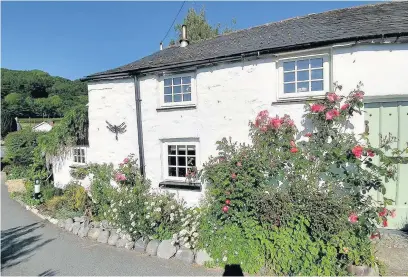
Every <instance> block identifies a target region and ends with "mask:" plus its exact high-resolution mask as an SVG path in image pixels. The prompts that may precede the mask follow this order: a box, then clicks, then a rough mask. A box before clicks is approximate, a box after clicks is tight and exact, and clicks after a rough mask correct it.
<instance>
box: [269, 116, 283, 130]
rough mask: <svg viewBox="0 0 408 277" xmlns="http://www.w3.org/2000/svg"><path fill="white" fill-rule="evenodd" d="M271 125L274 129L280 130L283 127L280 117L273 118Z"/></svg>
mask: <svg viewBox="0 0 408 277" xmlns="http://www.w3.org/2000/svg"><path fill="white" fill-rule="evenodd" d="M269 123H270V124H271V126H272V128H274V129H279V127H280V126H281V125H282V121H281V119H279V118H278V117H275V118H271V121H270V122H269Z"/></svg>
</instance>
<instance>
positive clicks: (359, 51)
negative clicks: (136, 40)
mask: <svg viewBox="0 0 408 277" xmlns="http://www.w3.org/2000/svg"><path fill="white" fill-rule="evenodd" d="M332 53H333V55H332V56H331V63H332V67H333V72H332V80H331V82H334V81H338V82H339V84H342V85H343V88H344V89H343V92H344V93H348V92H349V91H350V90H352V89H353V88H355V86H356V85H357V83H358V82H359V81H362V82H363V83H364V85H365V86H364V87H363V90H364V91H365V92H366V96H384V95H390V94H393V95H408V83H407V82H406V80H405V78H403V77H404V74H406V72H408V63H407V60H408V44H397V45H391V44H384V45H361V46H354V47H342V48H334V49H333V52H332ZM297 55H299V54H297V53H296V54H293V56H297ZM278 59H279V58H276V57H274V58H272V57H270V58H263V59H258V60H254V61H245V62H239V63H233V64H223V65H218V66H213V67H208V68H203V69H198V70H197V72H196V80H195V84H196V85H195V88H196V93H197V95H196V96H197V106H196V108H195V109H188V110H187V109H182V110H181V109H180V110H156V109H157V108H158V107H159V103H160V101H159V99H160V98H159V97H160V87H161V86H160V83H159V78H158V76H157V75H149V76H146V77H143V78H142V79H141V80H140V90H141V98H142V121H143V133H144V146H145V160H146V174H147V177H148V178H149V179H151V180H152V186H153V187H155V188H157V187H158V183H159V182H160V181H162V180H163V169H162V147H161V140H162V139H175V138H199V141H200V147H199V149H198V151H199V154H200V161H199V162H200V163H201V164H202V163H203V162H205V161H206V160H207V159H208V157H209V156H210V155H214V154H216V145H215V142H216V141H217V140H220V139H221V138H223V137H228V136H232V138H233V140H236V141H240V142H249V138H248V130H249V128H248V122H249V120H253V119H254V118H255V116H256V114H257V113H258V112H259V111H260V110H263V109H268V110H269V111H270V113H271V114H272V115H275V114H278V115H279V116H283V115H284V114H289V115H290V116H291V117H292V118H293V119H294V120H295V122H296V124H297V125H298V127H299V128H300V129H301V130H302V128H303V127H302V126H301V122H302V116H303V104H302V103H284V104H282V103H276V101H277V94H278V92H277V88H278V83H277V82H278V73H277V67H276V62H277V60H278ZM88 90H89V120H90V134H89V144H90V149H89V160H90V161H92V162H98V163H102V162H112V163H119V162H121V161H122V160H123V158H124V157H125V156H126V155H127V154H129V153H135V154H138V147H137V127H136V109H135V96H134V95H135V94H134V86H133V80H132V79H126V80H120V81H99V82H91V83H90V84H89V85H88ZM193 93H194V91H193ZM272 103H273V104H272ZM105 120H108V121H109V122H111V123H112V124H120V123H122V122H125V123H126V124H127V126H128V128H127V132H126V133H125V134H122V135H119V140H118V141H116V140H115V139H114V134H112V133H111V132H109V131H108V130H107V129H106V123H105ZM353 124H354V125H355V131H356V132H357V133H361V132H363V130H364V122H363V117H362V116H356V117H355V118H354V119H353ZM172 191H173V192H175V190H172ZM177 193H178V195H179V196H181V197H183V198H184V199H185V200H186V201H187V202H188V203H189V204H190V205H192V204H196V203H197V202H198V200H199V199H200V197H201V196H202V195H203V193H202V192H201V193H200V192H191V191H181V190H178V191H177Z"/></svg>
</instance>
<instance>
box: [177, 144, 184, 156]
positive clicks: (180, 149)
mask: <svg viewBox="0 0 408 277" xmlns="http://www.w3.org/2000/svg"><path fill="white" fill-rule="evenodd" d="M177 155H184V156H185V155H186V146H185V145H178V146H177Z"/></svg>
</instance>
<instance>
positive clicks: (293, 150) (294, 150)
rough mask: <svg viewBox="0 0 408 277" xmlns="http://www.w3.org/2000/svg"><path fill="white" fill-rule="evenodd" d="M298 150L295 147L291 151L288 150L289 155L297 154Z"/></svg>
mask: <svg viewBox="0 0 408 277" xmlns="http://www.w3.org/2000/svg"><path fill="white" fill-rule="evenodd" d="M298 151H299V150H298V149H297V148H296V147H292V148H291V149H290V152H291V153H297V152H298Z"/></svg>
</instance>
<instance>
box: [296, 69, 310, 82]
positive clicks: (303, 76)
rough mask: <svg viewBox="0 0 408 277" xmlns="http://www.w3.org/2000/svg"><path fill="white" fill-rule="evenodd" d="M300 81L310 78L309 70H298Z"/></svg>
mask: <svg viewBox="0 0 408 277" xmlns="http://www.w3.org/2000/svg"><path fill="white" fill-rule="evenodd" d="M297 80H298V81H307V80H309V70H307V71H298V72H297Z"/></svg>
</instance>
